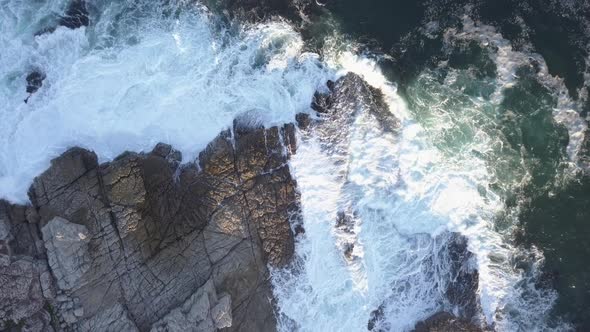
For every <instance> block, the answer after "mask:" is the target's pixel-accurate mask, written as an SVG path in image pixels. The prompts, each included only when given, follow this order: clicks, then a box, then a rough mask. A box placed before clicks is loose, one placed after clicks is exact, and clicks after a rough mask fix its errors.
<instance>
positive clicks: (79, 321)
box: [0, 123, 299, 331]
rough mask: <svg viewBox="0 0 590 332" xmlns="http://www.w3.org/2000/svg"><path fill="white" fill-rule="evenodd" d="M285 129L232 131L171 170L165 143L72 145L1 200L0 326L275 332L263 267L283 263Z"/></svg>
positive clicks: (291, 209) (290, 199) (173, 157)
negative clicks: (112, 151) (133, 148)
mask: <svg viewBox="0 0 590 332" xmlns="http://www.w3.org/2000/svg"><path fill="white" fill-rule="evenodd" d="M294 152H295V141H294V126H293V125H286V126H284V127H273V128H268V129H264V128H245V127H240V126H239V124H237V123H236V124H235V126H234V128H233V130H227V131H224V132H222V133H221V134H220V135H219V136H218V137H217V138H216V139H214V140H213V141H212V142H211V143H210V144H209V146H208V147H207V148H206V150H205V151H203V152H202V153H201V154H200V155H199V159H198V162H195V163H191V164H185V165H182V166H180V160H181V155H180V153H179V152H178V151H175V150H174V149H173V148H172V147H170V146H169V145H165V144H159V145H157V146H156V147H155V148H154V150H153V151H152V152H150V153H132V152H129V153H124V154H122V155H121V156H119V157H118V158H116V159H115V160H113V161H112V162H109V163H104V164H99V163H98V161H97V156H96V155H95V154H94V153H93V152H91V151H88V150H84V149H81V148H73V149H70V150H68V151H67V152H65V153H64V154H62V155H61V156H60V157H58V158H56V159H54V160H53V161H52V162H51V166H50V168H49V169H48V170H47V171H45V172H44V173H43V174H41V175H40V176H39V177H37V178H36V179H35V181H34V183H33V185H32V186H31V188H30V192H29V195H30V198H31V203H32V204H31V205H30V206H18V205H10V204H8V203H7V202H2V203H1V204H0V317H2V319H1V320H0V324H1V325H0V329H1V330H13V329H14V330H19V329H23V330H27V331H48V330H52V329H53V330H66V331H136V330H141V331H145V330H153V331H214V330H218V329H224V330H227V331H234V330H236V331H237V330H240V331H273V330H275V329H276V321H275V317H274V311H273V300H272V292H271V289H270V286H269V282H268V280H269V276H268V269H267V264H269V265H271V266H282V265H284V264H286V263H287V262H288V261H289V259H290V258H291V256H292V255H293V232H292V231H291V227H290V223H289V219H290V218H291V216H292V215H294V214H296V213H297V212H298V209H299V207H298V200H297V193H296V187H295V182H294V181H293V179H292V178H291V175H290V173H289V168H288V166H287V164H286V163H287V160H288V158H289V156H290V154H291V153H294Z"/></svg>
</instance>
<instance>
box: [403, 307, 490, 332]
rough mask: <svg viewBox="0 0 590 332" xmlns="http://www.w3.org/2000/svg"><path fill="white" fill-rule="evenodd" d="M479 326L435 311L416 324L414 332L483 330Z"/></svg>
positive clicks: (475, 331)
mask: <svg viewBox="0 0 590 332" xmlns="http://www.w3.org/2000/svg"><path fill="white" fill-rule="evenodd" d="M484 331H485V330H483V329H482V328H481V327H479V326H477V325H474V324H473V323H471V322H469V321H467V320H465V319H461V318H457V317H455V316H454V315H452V314H450V313H448V312H440V313H437V314H435V315H433V316H431V317H430V318H428V319H426V320H424V321H422V322H419V323H418V324H416V328H415V329H414V332H484Z"/></svg>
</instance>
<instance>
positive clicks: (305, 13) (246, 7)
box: [213, 0, 322, 24]
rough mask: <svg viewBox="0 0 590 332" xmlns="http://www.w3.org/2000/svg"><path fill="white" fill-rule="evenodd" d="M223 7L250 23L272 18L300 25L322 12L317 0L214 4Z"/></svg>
mask: <svg viewBox="0 0 590 332" xmlns="http://www.w3.org/2000/svg"><path fill="white" fill-rule="evenodd" d="M213 4H214V5H215V6H218V5H221V7H222V8H225V9H226V10H227V11H228V12H229V13H230V14H231V16H233V17H239V18H240V19H244V20H246V21H250V22H258V21H263V20H266V19H270V18H272V17H279V16H280V17H281V18H283V19H287V20H289V21H290V22H292V23H296V24H300V23H303V22H304V21H307V20H308V17H309V16H310V15H312V14H315V13H318V12H319V11H320V10H321V7H322V5H321V3H320V2H318V1H315V0H221V1H217V2H213Z"/></svg>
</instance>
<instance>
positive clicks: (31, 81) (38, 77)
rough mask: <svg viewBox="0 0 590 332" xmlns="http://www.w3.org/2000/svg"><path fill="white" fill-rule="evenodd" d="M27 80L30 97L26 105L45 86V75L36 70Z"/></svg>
mask: <svg viewBox="0 0 590 332" xmlns="http://www.w3.org/2000/svg"><path fill="white" fill-rule="evenodd" d="M25 79H26V81H27V87H26V91H27V93H28V94H29V96H28V97H27V98H26V99H25V103H27V102H29V98H31V95H32V94H33V93H35V92H37V90H39V89H40V88H41V86H43V81H44V80H45V74H44V73H42V72H40V71H37V70H34V71H32V72H30V73H29V74H28V75H27V77H26V78H25Z"/></svg>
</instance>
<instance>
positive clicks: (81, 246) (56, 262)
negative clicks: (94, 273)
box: [42, 217, 90, 290]
mask: <svg viewBox="0 0 590 332" xmlns="http://www.w3.org/2000/svg"><path fill="white" fill-rule="evenodd" d="M42 232H43V240H44V241H45V248H47V259H48V262H49V266H50V267H51V270H52V271H53V275H54V276H55V278H56V279H57V285H58V286H59V288H60V289H62V290H69V289H72V288H74V287H76V285H78V283H79V281H80V278H82V275H83V274H84V273H85V272H86V271H87V270H88V269H89V268H90V257H89V255H88V243H89V242H90V237H89V234H88V229H87V228H86V226H83V225H78V224H73V223H71V222H69V221H67V220H65V219H64V218H60V217H55V218H53V219H51V221H49V223H47V225H45V226H44V227H43V229H42Z"/></svg>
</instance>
